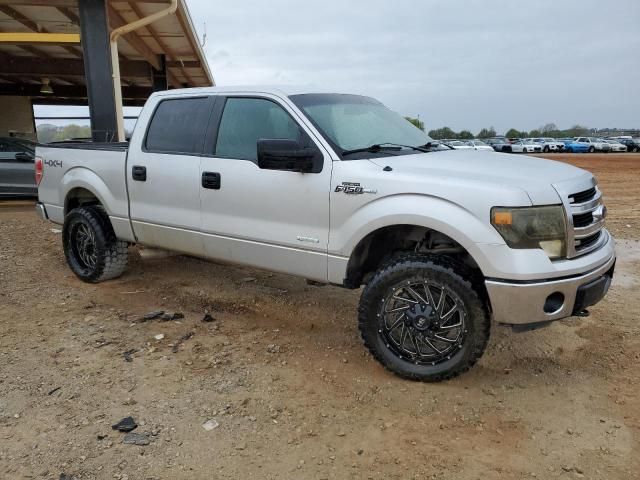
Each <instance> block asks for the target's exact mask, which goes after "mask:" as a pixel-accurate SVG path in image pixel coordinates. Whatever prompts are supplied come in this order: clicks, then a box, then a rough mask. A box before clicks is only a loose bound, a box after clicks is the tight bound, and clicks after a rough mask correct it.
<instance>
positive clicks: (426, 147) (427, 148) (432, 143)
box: [420, 141, 455, 152]
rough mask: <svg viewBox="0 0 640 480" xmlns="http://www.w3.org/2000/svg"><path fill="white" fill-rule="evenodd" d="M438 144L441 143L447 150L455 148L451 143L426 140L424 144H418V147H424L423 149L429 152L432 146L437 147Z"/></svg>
mask: <svg viewBox="0 0 640 480" xmlns="http://www.w3.org/2000/svg"><path fill="white" fill-rule="evenodd" d="M438 145H442V146H444V147H447V148H448V149H449V150H455V148H453V147H452V146H451V145H449V144H447V143H444V142H437V141H436V142H428V143H425V144H424V145H420V148H422V149H425V150H424V151H427V152H430V151H431V149H432V148H437V147H438Z"/></svg>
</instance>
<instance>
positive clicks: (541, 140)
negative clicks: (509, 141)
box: [527, 137, 564, 153]
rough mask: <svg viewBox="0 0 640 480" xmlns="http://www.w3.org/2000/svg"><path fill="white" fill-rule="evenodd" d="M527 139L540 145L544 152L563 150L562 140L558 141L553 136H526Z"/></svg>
mask: <svg viewBox="0 0 640 480" xmlns="http://www.w3.org/2000/svg"><path fill="white" fill-rule="evenodd" d="M527 140H529V141H531V142H533V143H534V144H536V145H540V146H541V147H542V151H543V152H544V153H548V152H561V151H563V150H564V142H559V141H557V140H556V139H555V138H549V137H538V138H527Z"/></svg>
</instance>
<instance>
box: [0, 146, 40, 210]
mask: <svg viewBox="0 0 640 480" xmlns="http://www.w3.org/2000/svg"><path fill="white" fill-rule="evenodd" d="M35 155H36V144H35V143H34V142H31V141H29V140H26V139H22V138H14V137H0V197H5V198H6V197H37V196H38V186H37V185H36V179H35Z"/></svg>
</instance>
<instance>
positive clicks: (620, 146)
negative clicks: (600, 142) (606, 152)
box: [605, 138, 627, 152]
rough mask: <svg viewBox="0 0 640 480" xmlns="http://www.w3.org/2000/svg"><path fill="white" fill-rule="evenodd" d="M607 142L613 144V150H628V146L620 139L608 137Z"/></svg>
mask: <svg viewBox="0 0 640 480" xmlns="http://www.w3.org/2000/svg"><path fill="white" fill-rule="evenodd" d="M605 142H607V143H608V144H609V145H611V151H612V152H626V151H627V146H626V145H624V144H622V143H620V142H619V141H618V140H615V139H611V138H609V139H607V140H605Z"/></svg>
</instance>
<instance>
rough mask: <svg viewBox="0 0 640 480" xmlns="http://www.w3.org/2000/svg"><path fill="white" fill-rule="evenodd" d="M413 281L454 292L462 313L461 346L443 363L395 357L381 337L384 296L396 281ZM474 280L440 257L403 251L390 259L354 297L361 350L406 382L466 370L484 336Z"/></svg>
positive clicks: (482, 307)
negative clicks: (439, 284)
mask: <svg viewBox="0 0 640 480" xmlns="http://www.w3.org/2000/svg"><path fill="white" fill-rule="evenodd" d="M415 279H420V280H421V279H424V280H432V281H437V282H439V283H441V284H443V285H445V286H446V287H447V288H449V289H451V290H452V291H453V292H455V294H457V296H458V297H459V298H460V299H461V300H462V303H463V304H464V307H465V310H466V317H465V319H466V320H465V326H466V329H467V330H466V333H465V337H464V339H463V343H462V344H461V345H460V346H459V349H458V350H457V351H455V352H454V353H453V354H452V355H451V356H450V357H449V358H448V359H445V360H444V361H442V362H440V363H436V364H435V365H430V364H429V365H424V364H420V365H417V364H416V363H415V362H413V361H411V360H410V359H408V358H401V356H399V355H398V354H397V353H396V352H394V351H393V350H392V349H391V348H390V347H389V345H388V343H387V341H386V340H385V338H384V336H383V334H382V333H381V332H382V328H381V327H382V320H381V317H380V315H381V314H382V315H384V314H383V312H382V309H383V308H384V307H383V305H384V303H383V302H384V298H385V295H388V293H389V292H390V291H391V290H392V289H394V288H395V286H396V285H398V284H399V283H400V282H404V281H412V280H415ZM480 281H481V279H479V278H476V277H474V275H473V273H471V272H470V271H468V270H467V269H466V268H465V266H464V265H461V264H458V263H457V262H455V261H454V260H453V259H451V258H449V257H444V256H441V255H424V254H416V253H407V254H403V255H401V256H398V257H396V258H394V259H391V260H390V261H389V262H388V263H386V264H385V265H383V266H382V267H381V268H380V269H379V270H378V272H377V273H376V274H375V275H374V277H373V278H372V279H371V281H370V282H369V283H368V284H367V286H366V287H365V288H364V291H363V292H362V296H361V298H360V306H359V318H358V327H359V330H360V334H361V336H362V339H363V341H364V344H365V346H366V347H367V348H368V349H369V351H370V352H371V354H372V355H373V357H374V358H375V359H376V360H378V361H379V362H380V363H381V364H382V365H383V366H384V367H385V368H386V369H387V370H389V371H391V372H393V373H395V374H396V375H398V376H400V377H403V378H406V379H410V380H418V381H423V382H439V381H442V380H447V379H450V378H453V377H456V376H458V375H460V374H462V373H464V372H466V371H467V370H469V369H470V368H471V367H472V366H473V365H474V364H475V363H476V362H477V361H478V359H480V357H481V356H482V354H483V353H484V351H485V349H486V346H487V342H488V341H489V335H490V328H491V320H490V316H489V313H488V311H487V307H486V303H485V302H484V301H483V300H482V295H481V294H480V293H479V291H480V288H478V284H479V282H480ZM474 285H476V286H475V287H474Z"/></svg>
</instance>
